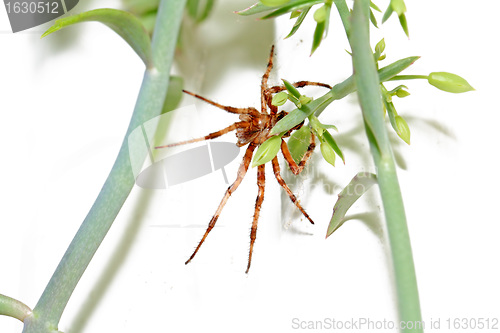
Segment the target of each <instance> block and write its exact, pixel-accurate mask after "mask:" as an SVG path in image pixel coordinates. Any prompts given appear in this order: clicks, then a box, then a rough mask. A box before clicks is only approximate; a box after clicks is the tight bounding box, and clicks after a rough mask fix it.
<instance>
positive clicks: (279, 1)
mask: <svg viewBox="0 0 500 333" xmlns="http://www.w3.org/2000/svg"><path fill="white" fill-rule="evenodd" d="M260 2H261V3H262V4H263V5H264V6H267V7H278V6H283V5H285V4H287V3H288V2H290V0H260Z"/></svg>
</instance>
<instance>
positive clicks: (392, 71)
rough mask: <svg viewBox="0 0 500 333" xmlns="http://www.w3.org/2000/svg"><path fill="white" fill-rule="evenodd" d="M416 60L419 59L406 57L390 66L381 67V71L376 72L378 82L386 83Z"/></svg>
mask: <svg viewBox="0 0 500 333" xmlns="http://www.w3.org/2000/svg"><path fill="white" fill-rule="evenodd" d="M418 59H420V57H408V58H404V59H400V60H398V61H395V62H393V63H392V64H390V65H387V66H385V67H382V68H381V69H379V70H378V76H379V78H380V82H384V81H388V80H389V79H390V78H392V77H393V76H396V75H398V74H399V73H401V72H402V71H403V70H405V69H406V68H408V67H410V66H411V65H413V63H414V62H415V61H417V60H418Z"/></svg>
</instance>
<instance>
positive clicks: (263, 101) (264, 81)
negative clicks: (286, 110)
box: [260, 45, 274, 113]
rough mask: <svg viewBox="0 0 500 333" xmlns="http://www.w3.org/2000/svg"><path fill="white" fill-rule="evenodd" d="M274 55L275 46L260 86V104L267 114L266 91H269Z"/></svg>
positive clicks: (263, 111)
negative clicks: (268, 82) (268, 85)
mask: <svg viewBox="0 0 500 333" xmlns="http://www.w3.org/2000/svg"><path fill="white" fill-rule="evenodd" d="M273 55H274V45H273V46H272V47H271V54H269V62H268V63H267V69H266V72H265V73H264V75H262V82H261V85H260V103H261V111H262V113H267V112H266V109H267V108H266V98H265V91H266V90H267V89H268V88H267V81H268V80H269V75H270V74H271V70H272V69H273Z"/></svg>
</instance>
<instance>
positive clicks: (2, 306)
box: [0, 294, 31, 321]
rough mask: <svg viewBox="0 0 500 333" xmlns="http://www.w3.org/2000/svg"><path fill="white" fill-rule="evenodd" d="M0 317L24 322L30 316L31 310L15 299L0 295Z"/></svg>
mask: <svg viewBox="0 0 500 333" xmlns="http://www.w3.org/2000/svg"><path fill="white" fill-rule="evenodd" d="M0 315H2V316H9V317H12V318H16V319H19V320H20V321H24V319H25V318H26V317H28V316H29V315H31V309H30V308H29V307H28V306H27V305H26V304H24V303H23V302H20V301H18V300H17V299H14V298H11V297H9V296H5V295H2V294H0Z"/></svg>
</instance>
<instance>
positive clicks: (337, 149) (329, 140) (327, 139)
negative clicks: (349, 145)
mask: <svg viewBox="0 0 500 333" xmlns="http://www.w3.org/2000/svg"><path fill="white" fill-rule="evenodd" d="M323 139H325V142H326V143H328V145H329V146H330V147H332V149H333V150H334V151H335V153H337V155H339V157H340V158H341V159H342V162H344V164H345V158H344V153H343V152H342V150H341V149H340V147H339V146H338V145H337V142H336V141H335V139H334V138H333V136H332V135H331V134H330V133H329V132H328V131H324V132H323Z"/></svg>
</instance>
